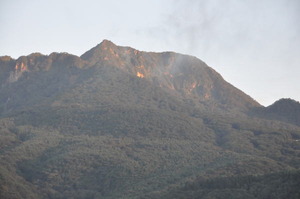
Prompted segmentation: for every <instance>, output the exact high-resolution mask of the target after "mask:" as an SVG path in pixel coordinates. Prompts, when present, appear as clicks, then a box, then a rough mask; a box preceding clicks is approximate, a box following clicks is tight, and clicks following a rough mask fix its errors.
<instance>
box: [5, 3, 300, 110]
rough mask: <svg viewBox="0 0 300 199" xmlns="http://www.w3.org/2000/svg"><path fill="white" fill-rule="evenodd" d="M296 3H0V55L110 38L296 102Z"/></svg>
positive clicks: (263, 97) (78, 46) (299, 13)
mask: <svg viewBox="0 0 300 199" xmlns="http://www.w3.org/2000/svg"><path fill="white" fill-rule="evenodd" d="M299 21H300V1H298V0H276V1H272V0H264V1H258V0H244V1H238V0H229V1H222V0H206V1H205V0H189V1H183V0H164V1H159V0H152V1H145V0H128V1H121V0H111V1H102V0H98V1H96V0H84V1H83V0H80V1H74V0H72V1H71V0H65V1H59V0H52V1H47V0H1V1H0V23H1V25H2V28H1V29H0V56H3V55H10V56H12V57H13V58H18V57H19V56H21V55H28V54H30V53H32V52H41V53H43V54H50V53H51V52H69V53H72V54H75V55H81V54H83V53H84V52H85V51H87V50H89V49H90V48H92V47H94V46H95V45H97V44H98V43H100V42H101V41H102V40H103V39H109V40H111V41H113V42H114V43H116V44H117V45H123V46H131V47H134V48H136V49H139V50H145V51H158V52H160V51H175V52H179V53H184V54H190V55H193V56H196V57H198V58H200V59H201V60H203V61H205V62H206V63H207V64H208V65H209V66H211V67H213V68H214V69H215V70H216V71H218V72H219V73H220V74H221V75H222V76H223V77H224V78H225V79H226V80H227V81H228V82H230V83H231V84H233V85H234V86H236V87H238V88H239V89H241V90H243V91H244V92H246V93H247V94H249V95H250V96H251V97H253V98H254V99H255V100H257V101H258V102H259V103H261V104H263V105H269V104H271V103H273V102H274V101H276V100H278V99H279V98H283V97H284V98H287V97H289V98H293V99H295V100H297V101H300V92H299V91H300V84H299V75H300V67H299V63H300V38H299V33H300V25H299Z"/></svg>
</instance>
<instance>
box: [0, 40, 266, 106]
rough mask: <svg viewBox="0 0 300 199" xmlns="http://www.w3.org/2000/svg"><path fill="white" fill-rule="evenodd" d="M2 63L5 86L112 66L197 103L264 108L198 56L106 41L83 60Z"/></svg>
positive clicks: (60, 57) (56, 56)
mask: <svg viewBox="0 0 300 199" xmlns="http://www.w3.org/2000/svg"><path fill="white" fill-rule="evenodd" d="M1 60H2V62H4V64H1V65H8V66H9V67H8V68H6V70H5V71H4V72H5V73H3V74H7V73H9V78H8V80H7V79H6V80H5V78H4V77H2V78H1V82H2V84H3V82H5V81H6V82H11V83H12V82H15V81H17V80H18V79H19V78H20V77H21V76H22V75H23V74H24V72H36V71H48V70H50V68H51V67H64V68H70V67H75V68H79V69H87V68H91V67H96V68H97V66H107V67H109V66H111V67H117V68H119V69H121V70H122V71H124V72H127V73H129V74H131V75H133V76H137V77H139V78H142V79H146V80H148V81H150V82H151V83H152V84H154V85H156V86H158V87H162V88H165V89H168V90H170V91H174V92H175V93H176V94H177V95H178V96H181V97H183V98H190V99H191V100H192V101H193V103H196V104H199V103H213V104H214V103H215V104H218V106H222V107H226V106H229V107H230V108H240V109H244V110H246V109H248V108H251V107H259V106H261V105H260V104H259V103H258V102H256V101H255V100H253V99H252V98H251V97H250V96H248V95H246V94H245V93H243V92H242V91H241V90H239V89H237V88H235V87H234V86H232V85H231V84H230V83H228V82H226V81H225V80H224V79H223V78H222V76H221V75H220V74H219V73H217V72H216V71H215V70H214V69H212V68H211V67H209V66H207V65H206V64H205V63H204V62H203V61H201V60H200V59H198V58H196V57H193V56H189V55H182V54H178V53H174V52H162V53H154V52H144V51H138V50H136V49H134V48H131V47H120V46H117V45H115V44H114V43H112V42H111V41H108V40H103V41H102V42H101V43H100V44H98V45H96V46H95V47H93V48H92V49H90V50H88V51H87V52H86V53H84V54H82V55H81V56H80V57H78V56H76V55H71V54H68V53H51V54H50V55H48V56H46V55H42V54H40V53H32V54H30V55H28V56H21V57H19V58H18V59H17V60H13V59H8V58H1ZM3 60H4V61H3ZM5 60H8V61H5ZM0 70H3V69H0ZM61 70H63V69H61Z"/></svg>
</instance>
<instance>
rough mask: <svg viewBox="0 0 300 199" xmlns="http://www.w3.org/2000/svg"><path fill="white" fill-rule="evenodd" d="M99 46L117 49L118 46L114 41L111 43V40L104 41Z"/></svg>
mask: <svg viewBox="0 0 300 199" xmlns="http://www.w3.org/2000/svg"><path fill="white" fill-rule="evenodd" d="M98 46H100V47H104V48H105V47H112V46H113V47H115V46H116V44H114V43H113V42H112V41H110V40H107V39H104V40H103V41H102V42H101V43H100V44H99V45H98Z"/></svg>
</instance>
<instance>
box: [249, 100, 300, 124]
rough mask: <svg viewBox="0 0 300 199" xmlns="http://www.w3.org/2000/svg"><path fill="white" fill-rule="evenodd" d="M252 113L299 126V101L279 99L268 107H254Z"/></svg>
mask: <svg viewBox="0 0 300 199" xmlns="http://www.w3.org/2000/svg"><path fill="white" fill-rule="evenodd" d="M253 112H254V114H256V115H257V116H259V117H263V118H268V119H270V120H278V121H283V122H287V123H291V124H294V125H298V126H300V103H299V102H297V101H295V100H293V99H280V100H278V101H276V102H274V103H273V104H272V105H270V106H268V107H258V108H254V111H253Z"/></svg>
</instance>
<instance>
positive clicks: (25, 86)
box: [0, 40, 300, 199]
mask: <svg viewBox="0 0 300 199" xmlns="http://www.w3.org/2000/svg"><path fill="white" fill-rule="evenodd" d="M0 82H1V88H0V114H1V118H0V198H12V199H17V198H33V199H34V198H49V199H50V198H51V199H53V198H54V199H56V198H107V199H108V198H130V199H131V198H168V197H169V198H193V197H194V198H201V197H202V196H203V198H222V195H223V196H224V194H225V196H226V197H225V198H232V197H231V196H232V195H237V196H238V195H242V196H246V195H247V194H248V195H249V198H251V197H252V198H265V196H267V195H268V194H269V193H270V194H271V193H272V194H274V193H273V191H272V190H274V189H275V188H274V187H275V186H280V185H283V187H281V188H282V190H285V191H286V192H288V193H291V194H290V195H288V194H286V193H285V192H284V193H283V194H281V195H280V194H279V195H276V197H277V196H278V197H277V198H286V197H287V196H290V197H289V198H293V197H296V196H299V191H298V190H299V183H298V181H297V180H296V178H297V176H298V175H299V171H298V170H299V166H300V142H299V139H300V128H299V127H298V126H296V125H293V124H290V123H286V121H283V120H281V121H280V120H273V119H272V118H270V117H265V116H263V117H262V116H261V115H258V114H257V113H255V114H253V113H252V114H249V112H251V111H253V110H258V109H263V107H262V106H261V105H259V104H258V103H257V102H256V101H254V100H253V99H252V98H251V97H249V96H248V95H246V94H245V93H243V92H242V91H240V90H238V89H237V88H235V87H233V86H232V85H230V84H229V83H227V82H226V81H225V80H223V78H222V77H221V75H220V74H218V73H217V72H215V71H214V70H213V69H212V68H210V67H208V66H207V65H206V64H205V63H204V62H202V61H201V60H199V59H197V58H195V57H191V56H188V55H181V54H177V53H173V52H164V53H149V52H141V51H138V50H135V49H133V48H130V47H120V46H116V45H115V44H113V43H112V42H110V41H107V40H104V41H103V42H102V43H101V44H99V45H97V46H96V47H94V48H92V49H91V50H89V51H87V52H86V53H84V54H83V55H82V56H81V57H78V56H75V55H70V54H67V53H52V54H50V55H49V56H48V55H41V54H39V53H34V54H31V55H28V56H23V57H20V58H18V59H17V60H14V59H12V58H10V57H7V56H6V57H1V58H0ZM282 173H284V174H282ZM286 173H288V176H289V177H288V178H286V176H285V174H286ZM273 176H278V178H279V180H278V181H276V177H273ZM247 179H250V181H247ZM285 179H287V180H285ZM236 181H238V183H235V182H236ZM224 182H226V186H222V187H220V185H218V183H219V184H224ZM227 182H228V183H227ZM265 182H268V183H265ZM203 184H207V185H205V186H204V187H203ZM261 184H263V187H262V188H261V189H259V188H257V186H258V185H261ZM269 185H270V186H269ZM273 185H274V186H273ZM245 187H246V188H245ZM285 187H288V188H287V189H285ZM259 190H267V191H265V192H263V194H261V195H260V191H259ZM225 192H226V193H225ZM229 193H230V194H229ZM276 193H277V192H276ZM174 194H175V195H174ZM199 194H200V195H199ZM201 194H202V195H201ZM205 194H206V195H205ZM226 194H227V195H226ZM243 194H244V195H243ZM245 194H246V195H245ZM297 194H298V195H297ZM248 195H247V196H248ZM189 196H191V197H189ZM204 196H205V197H204ZM227 196H228V197H227ZM250 196H251V197H250ZM270 196H273V195H270ZM276 197H275V198H276ZM223 198H224V197H223ZM240 198H241V197H240Z"/></svg>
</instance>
